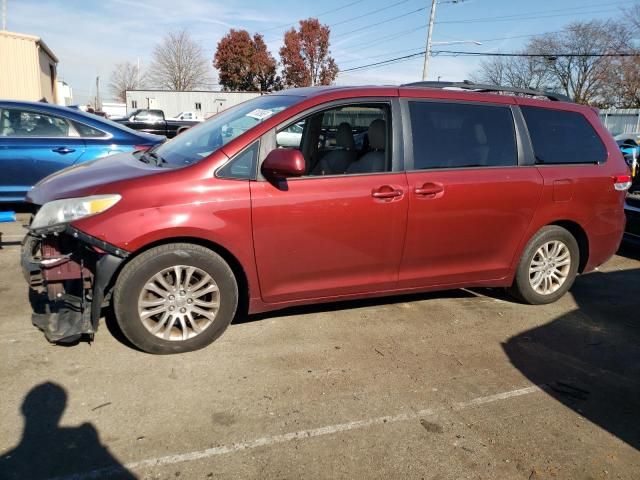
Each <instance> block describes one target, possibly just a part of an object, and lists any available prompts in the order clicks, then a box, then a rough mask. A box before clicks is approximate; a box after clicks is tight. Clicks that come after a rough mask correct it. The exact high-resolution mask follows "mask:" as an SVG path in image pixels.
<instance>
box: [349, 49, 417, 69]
mask: <svg viewBox="0 0 640 480" xmlns="http://www.w3.org/2000/svg"><path fill="white" fill-rule="evenodd" d="M421 48H422V47H416V48H404V49H402V50H395V51H393V52H385V53H381V54H380V55H370V56H368V57H367V59H372V58H382V57H386V56H388V55H394V54H397V53H407V52H413V51H415V50H420V49H421ZM362 60H363V59H362V58H352V59H351V60H343V61H341V62H338V63H339V64H341V65H344V64H345V63H354V62H361V61H362Z"/></svg>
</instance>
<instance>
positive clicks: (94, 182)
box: [27, 153, 166, 205]
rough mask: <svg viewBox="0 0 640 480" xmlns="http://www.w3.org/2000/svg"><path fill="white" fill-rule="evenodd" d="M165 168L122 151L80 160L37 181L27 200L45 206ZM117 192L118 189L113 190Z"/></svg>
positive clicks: (89, 193)
mask: <svg viewBox="0 0 640 480" xmlns="http://www.w3.org/2000/svg"><path fill="white" fill-rule="evenodd" d="M163 171H166V168H160V167H156V166H153V165H149V164H147V163H144V162H141V161H140V160H138V159H137V158H136V157H135V156H134V155H133V154H132V153H122V154H119V155H111V156H109V157H103V158H99V159H97V160H93V161H90V162H84V163H79V164H78V165H73V166H71V167H68V168H65V169H64V170H60V171H59V172H56V173H54V174H52V175H49V176H48V177H46V178H44V179H42V180H41V181H40V182H38V183H37V184H36V185H35V186H34V187H33V188H32V189H31V190H30V191H29V193H28V194H27V201H28V202H31V203H34V204H36V205H43V204H45V203H47V202H50V201H52V200H58V199H60V198H73V197H82V196H86V195H92V194H93V193H94V192H95V191H96V190H97V189H98V188H99V187H100V186H102V185H106V184H108V183H112V182H117V181H118V180H126V179H131V178H137V177H144V176H147V175H154V174H156V173H159V172H163ZM113 193H118V192H113Z"/></svg>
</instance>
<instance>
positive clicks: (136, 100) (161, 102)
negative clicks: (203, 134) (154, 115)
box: [126, 90, 260, 119]
mask: <svg viewBox="0 0 640 480" xmlns="http://www.w3.org/2000/svg"><path fill="white" fill-rule="evenodd" d="M259 96H260V92H213V91H207V90H202V91H189V92H176V91H171V90H127V92H126V99H127V113H129V112H131V111H132V110H135V109H137V108H143V109H156V110H162V111H163V112H164V114H165V116H166V117H175V116H176V115H178V114H179V113H180V112H194V113H195V114H196V115H197V116H198V117H199V118H204V119H206V118H209V117H210V116H212V115H215V114H216V113H219V112H221V111H223V110H226V109H227V108H229V107H233V106H234V105H237V104H239V103H242V102H244V101H246V100H249V99H251V98H254V97H259Z"/></svg>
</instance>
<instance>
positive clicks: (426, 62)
mask: <svg viewBox="0 0 640 480" xmlns="http://www.w3.org/2000/svg"><path fill="white" fill-rule="evenodd" d="M437 5H438V2H437V0H431V15H429V28H428V29H427V48H426V50H425V52H424V67H423V69H422V81H424V82H426V81H427V76H428V74H429V57H431V43H432V38H431V36H432V34H433V22H434V21H435V19H436V6H437Z"/></svg>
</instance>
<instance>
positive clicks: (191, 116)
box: [167, 112, 202, 122]
mask: <svg viewBox="0 0 640 480" xmlns="http://www.w3.org/2000/svg"><path fill="white" fill-rule="evenodd" d="M167 120H192V121H195V122H201V121H202V119H201V118H199V117H198V115H197V114H196V113H195V112H180V113H179V114H177V115H176V116H175V117H171V118H167Z"/></svg>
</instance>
